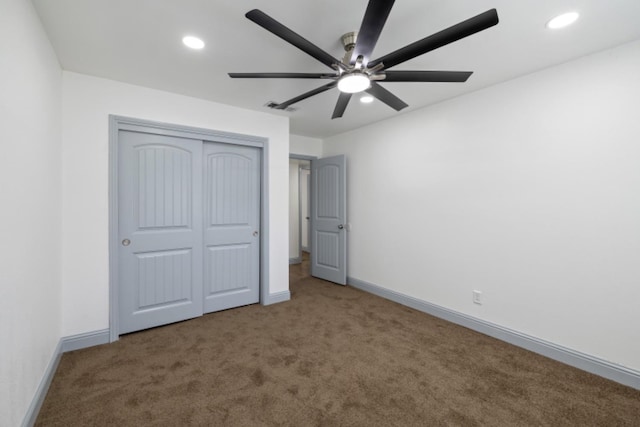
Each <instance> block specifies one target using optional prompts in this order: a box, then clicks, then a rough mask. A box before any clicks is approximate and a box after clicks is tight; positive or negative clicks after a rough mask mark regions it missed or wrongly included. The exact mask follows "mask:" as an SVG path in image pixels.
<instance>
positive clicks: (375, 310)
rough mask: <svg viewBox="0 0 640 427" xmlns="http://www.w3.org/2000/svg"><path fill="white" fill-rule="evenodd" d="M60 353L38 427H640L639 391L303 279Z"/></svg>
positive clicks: (300, 269) (296, 275)
mask: <svg viewBox="0 0 640 427" xmlns="http://www.w3.org/2000/svg"><path fill="white" fill-rule="evenodd" d="M306 268H307V265H306V263H305V264H304V265H303V266H300V265H298V266H292V267H291V291H292V299H291V301H289V302H286V303H282V304H276V305H273V306H269V307H262V306H260V305H253V306H247V307H242V308H237V309H234V310H228V311H224V312H220V313H214V314H209V315H206V316H203V317H201V318H198V319H194V320H190V321H187V322H182V323H177V324H173V325H170V326H165V327H161V328H156V329H152V330H148V331H144V332H139V333H134V334H130V335H127V336H124V337H122V338H121V340H120V341H118V342H117V343H114V344H107V345H102V346H98V347H93V348H89V349H84V350H79V351H75V352H71V353H67V354H64V355H63V357H62V360H61V362H60V365H59V368H58V371H57V373H56V375H55V378H54V380H53V383H52V384H51V388H50V390H49V393H48V395H47V397H46V400H45V402H44V405H43V407H42V410H41V412H40V415H39V418H38V421H37V423H36V425H39V426H114V425H117V426H147V425H149V426H181V425H202V426H214V425H215V426H218V425H220V426H226V425H229V426H260V425H288V426H321V425H326V426H418V425H420V426H432V425H433V426H530V425H531V426H561V425H575V426H593V425H598V426H640V391H637V390H633V389H631V388H628V387H624V386H622V385H618V384H616V383H613V382H611V381H607V380H605V379H602V378H599V377H597V376H594V375H591V374H588V373H585V372H582V371H579V370H577V369H574V368H571V367H568V366H565V365H562V364H560V363H557V362H554V361H552V360H549V359H546V358H544V357H541V356H538V355H536V354H533V353H530V352H527V351H525V350H522V349H519V348H517V347H513V346H511V345H508V344H505V343H503V342H501V341H498V340H495V339H492V338H489V337H487V336H484V335H481V334H478V333H476V332H473V331H470V330H468V329H465V328H462V327H459V326H456V325H453V324H450V323H447V322H445V321H442V320H439V319H436V318H434V317H431V316H428V315H426V314H423V313H420V312H418V311H415V310H412V309H409V308H406V307H403V306H401V305H398V304H395V303H392V302H389V301H386V300H384V299H381V298H378V297H376V296H372V295H369V294H367V293H365V292H361V291H359V290H357V289H353V288H350V287H346V288H345V287H341V286H337V285H333V284H329V283H326V282H323V281H320V280H317V279H313V278H310V277H308V276H307V275H306V274H305V272H304V270H305V269H306Z"/></svg>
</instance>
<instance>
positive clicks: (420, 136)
mask: <svg viewBox="0 0 640 427" xmlns="http://www.w3.org/2000/svg"><path fill="white" fill-rule="evenodd" d="M639 76H640V42H634V43H631V44H627V45H624V46H621V47H619V48H617V49H612V50H608V51H604V52H601V53H599V54H595V55H592V56H589V57H585V58H582V59H580V60H576V61H573V62H570V63H566V64H564V65H561V66H558V67H555V68H552V69H547V70H545V71H541V72H537V73H535V74H531V75H528V76H525V77H522V78H519V79H517V80H513V81H510V82H507V83H504V84H501V85H498V86H494V87H491V88H488V89H485V90H482V91H479V92H475V93H472V94H470V95H467V96H463V97H459V98H456V99H453V100H450V101H448V102H444V103H441V104H439V105H436V106H433V107H431V108H426V109H423V110H419V111H415V112H412V113H409V114H406V115H402V116H398V117H396V118H393V119H391V120H388V121H384V122H380V123H378V124H375V125H371V126H368V127H366V128H362V129H358V130H356V131H353V132H350V133H345V134H342V135H338V136H336V137H333V138H330V139H327V140H325V141H324V154H325V156H329V155H334V154H340V153H344V154H346V155H347V157H348V180H349V184H348V191H349V203H348V208H349V222H351V223H352V226H353V229H352V232H351V233H350V235H349V245H350V246H349V266H348V269H349V274H350V276H352V277H354V278H357V279H360V280H364V281H367V282H370V283H373V284H377V285H380V286H383V287H386V288H389V289H392V290H395V291H397V292H401V293H403V294H406V295H410V296H413V297H416V298H419V299H422V300H426V301H429V302H431V303H435V304H438V305H440V306H444V307H447V308H450V309H453V310H456V311H458V312H462V313H465V314H467V315H471V316H474V317H476V318H480V319H484V320H486V321H489V322H493V323H496V324H499V325H502V326H505V327H508V328H511V329H514V330H517V331H520V332H523V333H526V334H529V335H532V336H535V337H538V338H541V339H544V340H547V341H551V342H553V343H556V344H560V345H562V346H566V347H568V348H572V349H574V350H578V351H581V352H584V353H587V354H590V355H593V356H596V357H599V358H602V359H605V360H608V361H611V362H614V363H619V364H621V365H623V366H626V367H628V368H631V369H634V370H640V335H639V332H638V325H640V310H639V309H638V301H640V120H639V117H640V116H639V114H640V113H639V111H640V78H639ZM474 289H478V290H481V291H482V292H483V299H484V303H483V305H474V304H473V303H472V299H471V295H472V290H474Z"/></svg>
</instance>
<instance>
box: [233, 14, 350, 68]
mask: <svg viewBox="0 0 640 427" xmlns="http://www.w3.org/2000/svg"><path fill="white" fill-rule="evenodd" d="M245 16H246V17H247V18H249V19H250V20H252V21H253V22H255V23H256V24H258V25H260V26H261V27H262V28H264V29H265V30H267V31H270V32H271V33H273V34H275V35H276V36H278V37H280V38H281V39H283V40H284V41H286V42H289V43H291V44H292V45H294V46H295V47H297V48H298V49H300V50H302V51H303V52H305V53H307V54H308V55H311V56H312V57H314V58H315V59H317V60H318V61H320V62H322V63H323V64H325V65H326V66H327V67H330V68H333V64H336V63H339V62H340V61H339V60H337V59H336V58H334V57H333V56H331V55H329V54H328V53H327V52H325V51H324V50H322V49H320V48H319V47H318V46H316V45H314V44H313V43H311V42H310V41H309V40H307V39H305V38H304V37H302V36H300V35H299V34H296V33H295V32H293V31H292V30H290V29H289V28H287V27H285V26H284V25H282V24H281V23H279V22H278V21H276V20H275V19H273V18H272V17H270V16H269V15H267V14H266V13H264V12H263V11H261V10H258V9H253V10H251V11H249V12H247V14H246V15H245Z"/></svg>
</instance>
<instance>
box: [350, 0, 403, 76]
mask: <svg viewBox="0 0 640 427" xmlns="http://www.w3.org/2000/svg"><path fill="white" fill-rule="evenodd" d="M394 2H395V0H369V5H368V6H367V11H366V12H365V13H364V18H363V19H362V24H361V25H360V31H358V37H357V38H356V46H355V48H354V49H353V55H351V64H355V62H356V59H357V58H358V56H360V55H362V56H363V57H364V61H363V63H364V64H367V63H368V62H369V58H370V56H371V53H372V52H373V49H374V48H375V47H376V43H377V42H378V37H380V33H381V32H382V28H384V24H385V22H387V18H388V17H389V12H391V8H392V7H393V3H394Z"/></svg>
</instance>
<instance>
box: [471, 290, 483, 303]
mask: <svg viewBox="0 0 640 427" xmlns="http://www.w3.org/2000/svg"><path fill="white" fill-rule="evenodd" d="M473 303H474V304H478V305H482V292H480V291H473Z"/></svg>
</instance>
